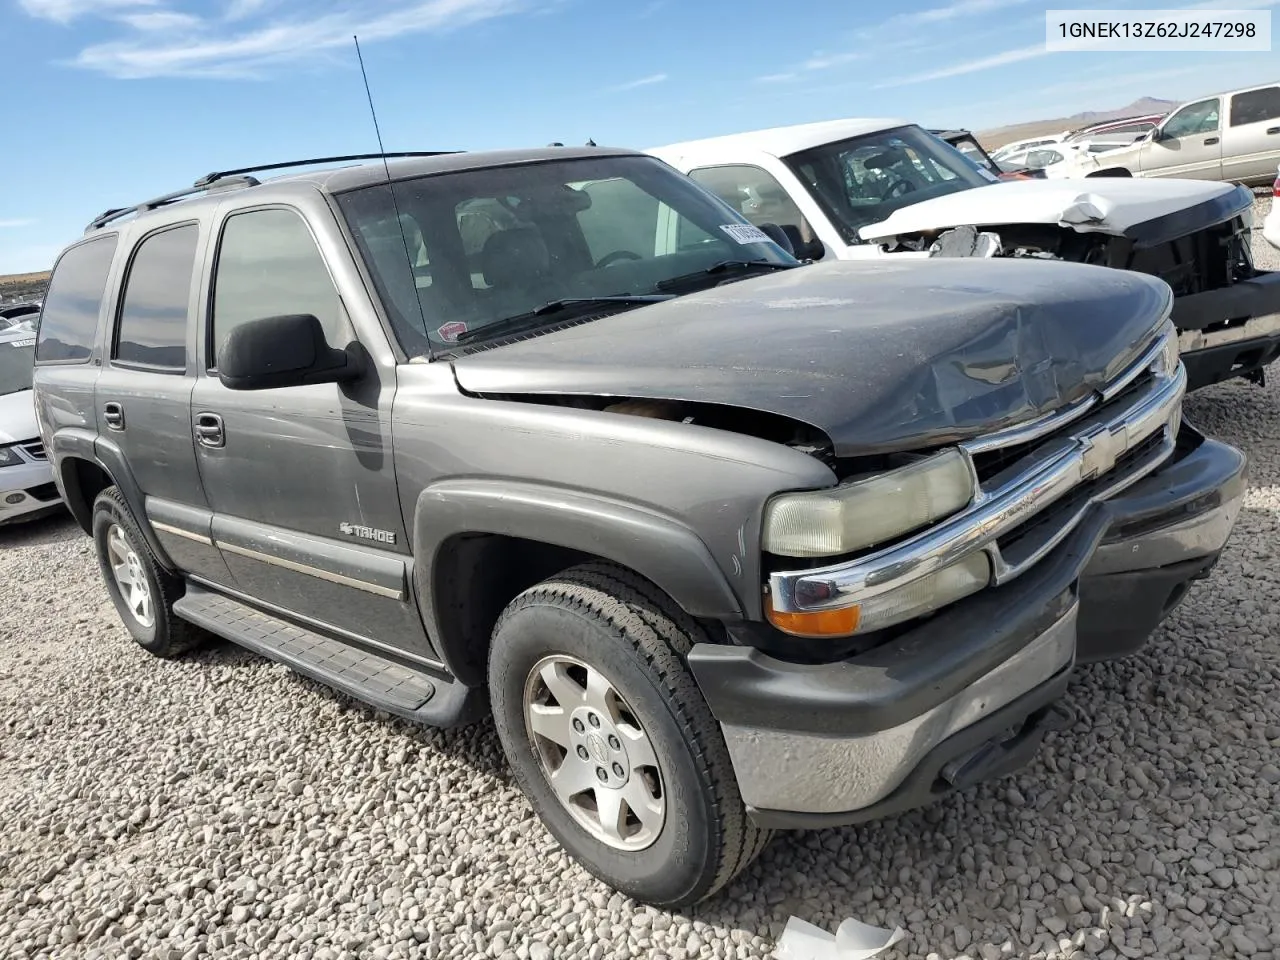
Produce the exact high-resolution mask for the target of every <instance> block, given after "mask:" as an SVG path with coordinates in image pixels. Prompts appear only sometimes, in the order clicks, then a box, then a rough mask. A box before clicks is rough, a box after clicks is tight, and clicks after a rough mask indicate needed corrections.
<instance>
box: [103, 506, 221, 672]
mask: <svg viewBox="0 0 1280 960" xmlns="http://www.w3.org/2000/svg"><path fill="white" fill-rule="evenodd" d="M92 529H93V542H94V546H95V548H96V553H97V555H98V568H99V569H100V570H101V571H102V580H103V583H105V584H106V587H107V593H108V594H109V595H110V597H111V602H112V603H113V604H115V607H116V612H117V613H118V614H119V615H120V619H121V620H122V621H123V622H124V625H125V628H126V629H127V630H128V631H129V633H130V634H131V635H132V636H133V639H134V640H136V641H137V642H138V645H139V646H140V647H142V649H144V650H146V651H147V652H148V653H150V654H153V655H154V656H157V657H161V658H163V659H166V660H169V659H173V658H174V657H179V656H181V655H182V654H184V653H186V652H187V651H188V650H191V649H193V648H194V647H196V646H199V645H200V644H201V643H202V642H203V641H204V640H205V639H206V635H205V634H204V633H203V632H202V631H201V630H200V629H199V628H198V627H196V626H194V625H193V624H190V623H187V622H186V621H185V620H183V619H181V618H180V617H178V616H177V615H176V614H174V612H173V602H174V601H175V600H177V599H178V598H179V597H181V596H182V594H183V589H184V588H183V581H182V580H180V579H179V578H178V577H175V576H173V575H172V574H170V573H168V572H167V571H165V570H163V569H162V568H161V567H160V565H159V564H158V563H157V562H156V558H155V555H154V554H153V553H152V552H151V548H150V547H149V546H148V545H147V541H146V538H145V537H143V535H142V531H141V530H140V529H139V528H138V523H137V521H136V520H134V519H133V514H132V513H131V512H130V511H129V506H128V504H127V503H125V500H124V497H123V496H121V494H120V490H119V488H117V487H107V488H106V489H105V490H103V491H102V492H101V493H100V494H98V496H97V499H95V500H94V501H93V527H92ZM117 566H122V567H124V568H125V570H126V571H127V572H126V574H125V579H122V578H121V576H118V575H117V573H116V570H115V567H117ZM131 583H141V584H144V585H145V591H139V590H137V589H136V588H133V587H131V586H130V585H129V584H131ZM126 591H127V592H128V593H129V597H128V598H126V596H125V593H126ZM144 592H145V596H144Z"/></svg>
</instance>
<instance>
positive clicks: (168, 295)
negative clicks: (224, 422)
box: [115, 224, 200, 370]
mask: <svg viewBox="0 0 1280 960" xmlns="http://www.w3.org/2000/svg"><path fill="white" fill-rule="evenodd" d="M199 239H200V228H199V227H197V226H196V225H195V224H187V225H185V226H181V227H174V228H173V229H170V230H163V231H161V232H160V233H153V234H151V236H149V237H147V238H146V239H145V240H143V241H142V243H141V244H140V245H139V246H138V249H137V252H136V253H134V255H133V263H132V265H131V266H130V267H129V277H128V279H127V280H126V281H125V289H124V301H123V303H122V304H121V306H120V324H119V328H118V330H117V333H116V350H115V359H116V360H120V361H122V362H124V363H137V364H142V365H145V366H149V367H162V368H164V369H166V370H185V369H186V366H187V319H188V305H189V303H190V299H191V276H192V273H193V272H194V271H195V264H196V242H197V241H198V240H199Z"/></svg>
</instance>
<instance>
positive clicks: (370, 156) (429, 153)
mask: <svg viewBox="0 0 1280 960" xmlns="http://www.w3.org/2000/svg"><path fill="white" fill-rule="evenodd" d="M458 152H460V151H457V150H410V151H403V152H400V153H353V154H348V155H346V156H342V157H313V158H311V159H310V160H289V161H286V162H284V163H264V164H261V165H260V166H256V167H241V168H240V169H238V170H215V171H214V172H213V173H210V174H206V175H205V176H203V177H201V178H200V179H199V180H197V181H196V182H195V183H193V184H192V185H191V186H190V187H188V188H187V189H185V190H175V191H174V192H173V193H166V194H164V195H163V196H159V197H155V198H154V199H151V200H144V201H143V202H142V203H139V204H135V205H134V206H131V207H112V208H111V209H110V210H106V211H104V212H102V213H100V214H98V216H96V217H94V218H93V220H92V221H91V222H90V223H89V226H88V227H86V228H85V233H88V232H89V231H90V230H100V229H102V228H103V227H105V226H106V225H107V224H109V223H111V222H113V221H115V220H119V219H120V218H121V217H125V216H128V215H129V214H131V213H146V212H147V211H149V210H156V209H158V208H160V207H163V206H166V205H167V204H170V203H173V202H174V201H175V200H181V199H182V198H184V197H190V196H194V195H195V194H197V193H212V192H213V191H215V190H236V189H242V188H244V187H256V186H257V185H258V184H259V183H260V182H261V181H260V180H258V178H257V177H251V176H248V174H251V173H261V172H262V171H264V170H284V169H287V168H289V167H309V166H314V165H317V164H321V163H347V162H349V161H352V160H395V159H400V158H403V157H442V156H446V155H448V154H451V153H458Z"/></svg>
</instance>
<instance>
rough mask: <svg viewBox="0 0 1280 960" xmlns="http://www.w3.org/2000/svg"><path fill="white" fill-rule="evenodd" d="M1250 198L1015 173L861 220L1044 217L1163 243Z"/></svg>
mask: <svg viewBox="0 0 1280 960" xmlns="http://www.w3.org/2000/svg"><path fill="white" fill-rule="evenodd" d="M1252 205H1253V195H1252V194H1251V193H1250V192H1249V191H1248V190H1247V189H1245V188H1244V187H1239V186H1236V185H1234V184H1230V183H1211V182H1208V181H1200V180H1154V179H1131V178H1127V177H1091V178H1088V179H1078V180H1013V181H1004V182H1001V183H993V184H991V185H990V186H985V187H974V188H973V189H970V190H961V191H959V192H957V193H952V194H948V195H946V196H943V197H936V198H934V199H932V200H924V201H922V202H920V203H915V204H912V205H911V206H909V207H903V208H902V209H900V210H896V211H894V213H893V215H892V216H890V217H888V218H887V219H885V220H882V221H880V222H879V223H873V224H870V225H869V226H865V227H863V228H862V229H861V230H860V231H859V236H861V237H862V239H864V240H888V239H890V238H892V237H895V236H898V235H900V234H908V233H923V232H925V231H930V230H946V229H950V228H951V227H963V226H971V227H978V226H990V227H999V225H1000V224H1005V223H1045V224H1057V225H1058V226H1063V227H1070V228H1071V229H1073V230H1078V231H1079V232H1081V233H1105V234H1110V235H1112V236H1117V237H1128V238H1129V239H1131V240H1134V241H1135V242H1138V243H1140V244H1143V245H1146V244H1153V243H1163V242H1165V241H1167V240H1171V239H1173V238H1174V237H1179V236H1184V235H1186V234H1188V233H1191V232H1193V231H1195V230H1202V229H1204V228H1206V227H1210V226H1213V225H1214V224H1216V223H1222V222H1223V221H1225V220H1229V219H1231V218H1232V217H1234V216H1238V215H1239V214H1240V212H1241V211H1242V210H1244V209H1246V208H1248V207H1251V206H1252Z"/></svg>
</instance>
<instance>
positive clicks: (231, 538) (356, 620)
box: [191, 205, 429, 656]
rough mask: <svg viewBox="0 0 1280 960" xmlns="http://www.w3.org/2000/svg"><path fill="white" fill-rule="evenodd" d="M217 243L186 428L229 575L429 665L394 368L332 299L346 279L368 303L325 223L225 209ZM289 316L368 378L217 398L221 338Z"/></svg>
mask: <svg viewBox="0 0 1280 960" xmlns="http://www.w3.org/2000/svg"><path fill="white" fill-rule="evenodd" d="M313 228H314V229H313ZM216 242H217V244H218V247H217V250H216V253H215V257H214V267H213V277H212V291H211V297H210V300H209V309H208V310H207V312H206V322H205V333H204V335H203V336H202V338H201V351H202V357H203V361H202V363H201V367H202V369H201V371H200V376H199V378H198V381H197V384H196V388H195V392H194V395H193V399H192V409H191V420H192V424H193V428H194V430H195V432H196V437H197V451H198V456H199V464H200V473H201V476H202V478H203V480H204V485H205V489H206V490H207V491H208V495H209V504H210V506H211V507H212V509H213V512H214V519H213V536H214V540H215V542H216V543H217V544H218V546H219V548H220V549H221V551H222V553H223V557H224V559H225V561H226V563H227V566H228V567H229V568H230V569H231V571H232V572H233V574H234V575H235V579H236V582H237V584H238V585H239V587H240V589H241V590H242V591H243V593H244V594H246V595H247V597H248V598H249V599H251V600H254V601H257V602H259V603H262V604H264V605H266V606H268V607H272V608H275V609H277V610H279V611H281V612H284V613H287V614H290V615H292V616H293V617H295V618H296V619H299V620H302V621H304V622H310V623H313V624H317V625H319V626H322V627H325V628H329V629H331V630H335V631H337V632H339V633H344V634H346V635H348V636H351V637H353V638H356V639H358V640H361V641H365V642H369V643H372V644H373V645H381V646H387V647H393V648H396V649H397V650H400V651H402V652H408V653H417V654H421V655H423V656H429V649H428V647H427V646H426V635H425V631H424V629H423V627H422V621H421V618H420V617H419V615H418V612H417V607H416V604H415V603H414V601H413V599H412V594H411V555H410V550H409V545H408V541H407V537H406V530H405V526H404V522H403V520H402V518H401V513H400V498H399V496H398V494H397V490H396V480H395V473H394V470H393V467H392V457H391V406H392V401H393V399H394V396H395V383H396V379H395V363H394V359H392V358H391V357H390V354H389V348H388V346H387V344H386V341H385V334H383V333H382V331H381V328H380V327H379V328H378V329H377V330H373V329H372V327H373V326H376V322H375V323H374V324H371V325H368V326H370V329H366V330H362V331H361V333H360V334H359V335H358V334H357V333H356V331H355V329H354V327H353V324H352V322H351V319H350V316H349V314H348V311H347V307H346V304H345V303H344V300H343V297H342V296H340V295H339V292H338V284H337V283H336V282H335V274H337V273H338V269H337V268H338V267H342V268H344V269H345V270H346V273H345V274H343V276H346V277H347V278H348V279H347V282H346V289H348V290H349V291H350V292H351V296H352V297H360V296H363V297H364V303H365V304H366V305H367V304H368V298H367V295H366V294H364V291H363V287H359V288H358V289H357V286H358V284H357V283H355V282H351V277H353V276H354V274H353V270H354V268H353V267H352V266H351V265H350V264H349V263H346V262H344V258H343V256H342V254H343V253H344V252H345V246H344V245H343V241H342V239H341V237H340V235H339V234H338V232H337V224H336V222H335V221H334V220H333V218H332V214H331V213H329V212H328V210H327V208H324V213H323V214H320V213H316V212H314V211H311V219H310V220H308V218H306V217H304V216H303V214H302V212H301V211H300V210H298V209H295V208H293V207H291V206H284V205H272V206H263V207H256V208H249V209H236V210H231V211H230V212H229V213H227V214H226V215H225V218H224V219H223V221H222V223H221V227H220V229H219V236H218V238H217V240H216ZM322 248H324V249H328V250H332V251H334V254H333V256H332V257H331V258H326V256H325V255H324V254H323V253H322ZM331 267H333V268H334V269H331ZM366 312H367V311H366ZM284 314H311V315H314V316H315V317H317V318H318V319H319V320H320V322H321V324H322V326H323V327H324V330H325V333H326V337H327V339H328V341H329V344H330V346H333V347H339V348H345V347H347V346H348V345H349V344H351V343H352V341H353V340H357V341H359V342H360V345H361V346H362V347H363V348H364V352H365V353H366V355H367V356H368V357H369V367H368V372H367V373H366V374H365V376H364V377H362V378H361V379H359V380H357V381H354V382H351V383H346V384H334V383H322V384H311V385H305V386H294V387H280V388H275V389H268V390H229V389H227V388H226V387H224V386H223V385H222V383H221V381H220V380H219V379H218V376H217V369H216V363H217V355H218V349H219V347H220V346H221V344H222V342H223V341H224V339H225V338H226V336H227V334H228V332H229V331H231V330H232V329H234V328H235V327H236V326H237V325H238V324H241V323H245V322H246V321H250V320H256V319H260V318H264V317H270V316H280V315H284ZM375 337H381V342H380V343H375V342H373V340H372V339H371V338H375Z"/></svg>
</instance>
